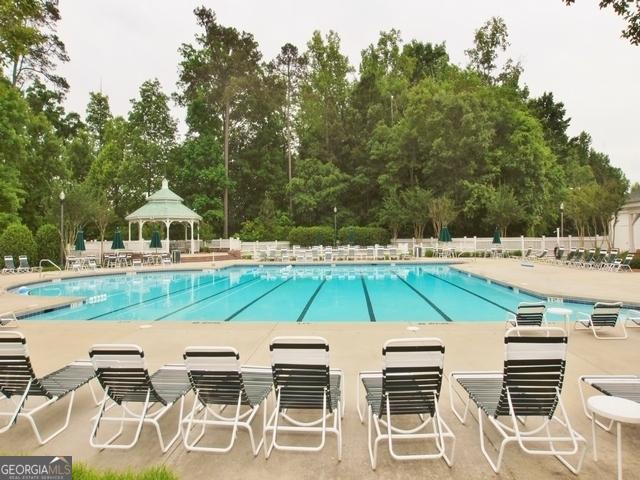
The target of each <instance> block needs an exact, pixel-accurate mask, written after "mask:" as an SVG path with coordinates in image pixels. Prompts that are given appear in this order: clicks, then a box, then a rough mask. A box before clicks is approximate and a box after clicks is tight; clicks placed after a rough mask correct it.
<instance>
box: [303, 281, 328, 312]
mask: <svg viewBox="0 0 640 480" xmlns="http://www.w3.org/2000/svg"><path fill="white" fill-rule="evenodd" d="M326 281H327V279H326V278H323V279H322V281H321V282H320V285H318V288H316V290H315V292H313V295H311V297H310V298H309V301H308V302H307V304H306V305H305V306H304V308H303V309H302V312H301V313H300V316H299V317H298V320H296V321H297V322H301V321H302V319H303V318H304V316H305V315H306V314H307V312H308V311H309V308H310V307H311V304H312V303H313V301H314V300H315V299H316V297H317V296H318V293H320V289H321V288H322V286H323V285H324V284H325V282H326Z"/></svg>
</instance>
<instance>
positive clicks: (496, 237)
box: [491, 227, 502, 245]
mask: <svg viewBox="0 0 640 480" xmlns="http://www.w3.org/2000/svg"><path fill="white" fill-rule="evenodd" d="M491 243H493V244H494V245H500V244H501V243H502V240H500V229H499V228H498V227H496V231H495V232H493V241H492V242H491Z"/></svg>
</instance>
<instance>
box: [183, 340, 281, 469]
mask: <svg viewBox="0 0 640 480" xmlns="http://www.w3.org/2000/svg"><path fill="white" fill-rule="evenodd" d="M184 360H185V365H186V367H187V372H188V373H189V380H191V386H192V388H193V390H194V392H195V398H194V399H193V407H192V408H191V412H190V413H188V414H187V415H186V416H185V418H183V419H182V425H183V428H184V435H183V442H184V446H185V448H186V449H187V450H189V451H201V452H213V453H226V452H228V451H230V450H231V448H233V445H234V444H235V440H236V436H237V431H238V429H239V428H242V429H245V430H247V431H248V432H249V439H250V440H251V450H252V452H253V455H254V456H255V455H257V454H258V453H259V452H260V448H262V444H263V442H264V436H262V437H261V439H260V441H259V442H258V443H257V445H256V441H255V439H254V435H253V427H252V422H253V419H254V418H255V416H256V414H257V413H258V410H259V408H260V406H261V405H263V409H262V411H263V428H264V425H266V421H267V406H266V400H267V397H268V396H269V393H270V392H271V389H272V385H273V376H272V373H271V368H270V367H250V366H240V361H239V360H240V355H239V354H238V351H237V350H235V349H234V348H231V347H188V348H187V349H186V350H185V352H184ZM214 405H219V406H222V407H223V408H224V407H227V406H229V407H233V411H232V414H233V415H232V416H223V415H222V411H219V412H217V411H216V410H215V409H213V408H211V407H212V406H214ZM243 408H244V411H242V410H243ZM209 417H210V418H209ZM197 426H200V427H202V428H201V431H200V433H199V434H198V436H197V437H196V438H195V439H191V431H192V429H193V428H194V427H197ZM208 426H222V427H231V428H232V433H231V440H230V441H229V444H228V445H227V446H224V447H208V446H202V445H200V444H199V443H200V441H201V439H202V438H203V437H204V435H205V434H206V428H207V427H208Z"/></svg>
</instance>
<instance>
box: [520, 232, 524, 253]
mask: <svg viewBox="0 0 640 480" xmlns="http://www.w3.org/2000/svg"><path fill="white" fill-rule="evenodd" d="M520 256H521V257H522V258H524V235H520Z"/></svg>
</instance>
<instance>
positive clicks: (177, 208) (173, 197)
mask: <svg viewBox="0 0 640 480" xmlns="http://www.w3.org/2000/svg"><path fill="white" fill-rule="evenodd" d="M182 202H183V199H182V197H180V196H179V195H177V194H176V193H174V192H172V191H171V190H169V182H168V181H167V179H163V180H162V188H161V189H160V190H158V191H157V192H155V193H153V194H152V195H149V197H147V203H146V204H144V205H143V206H142V207H140V208H139V209H137V210H136V211H135V212H133V213H130V214H129V215H127V216H126V217H125V220H127V222H129V240H131V225H132V224H134V223H137V224H138V242H139V249H140V250H141V251H142V250H144V243H143V239H142V226H143V225H144V224H145V223H147V222H153V223H156V222H162V223H164V224H165V226H166V227H167V238H166V243H165V245H164V247H165V248H166V250H167V251H169V228H170V227H171V224H172V223H176V222H178V223H182V224H184V228H185V231H184V237H185V238H184V239H185V241H187V240H188V231H189V230H191V253H193V252H195V240H196V238H194V226H196V225H198V224H199V223H200V222H201V221H202V217H201V216H200V215H198V214H197V213H196V212H194V211H193V210H191V209H190V208H189V207H187V206H186V205H184V203H182ZM197 240H200V230H199V229H198V237H197Z"/></svg>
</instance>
